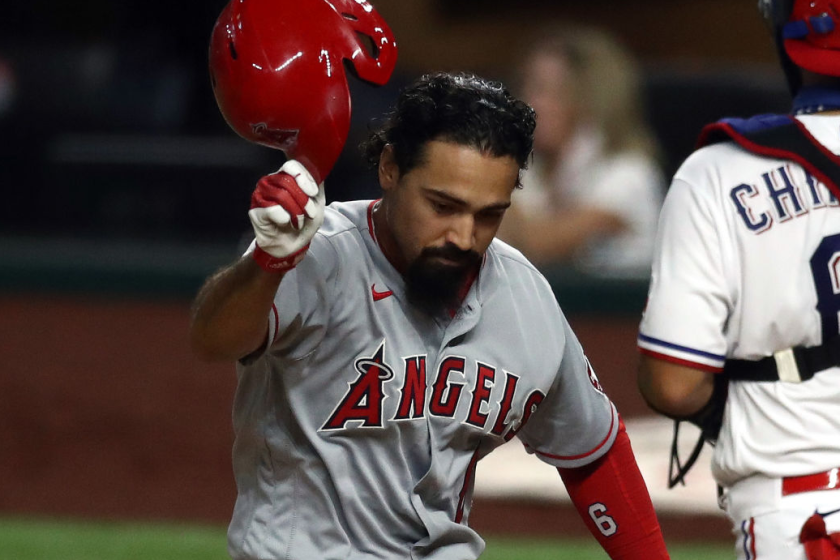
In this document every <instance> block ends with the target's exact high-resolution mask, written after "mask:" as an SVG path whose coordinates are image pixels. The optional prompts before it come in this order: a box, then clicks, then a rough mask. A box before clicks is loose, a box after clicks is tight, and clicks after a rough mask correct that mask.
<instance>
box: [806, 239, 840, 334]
mask: <svg viewBox="0 0 840 560" xmlns="http://www.w3.org/2000/svg"><path fill="white" fill-rule="evenodd" d="M811 274H812V275H813V277H814V287H815V288H816V289H817V311H819V312H820V322H821V323H822V339H823V342H825V341H826V340H829V339H830V338H832V337H835V336H837V334H838V333H840V321H838V313H840V234H835V235H829V236H828V237H826V238H824V239H823V240H822V241H821V242H820V244H819V246H818V247H817V250H816V251H814V254H813V256H812V257H811Z"/></svg>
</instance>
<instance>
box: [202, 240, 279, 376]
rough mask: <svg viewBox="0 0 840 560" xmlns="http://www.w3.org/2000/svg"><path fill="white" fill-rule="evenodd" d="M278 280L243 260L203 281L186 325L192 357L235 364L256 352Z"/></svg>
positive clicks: (264, 337) (266, 329) (249, 258)
mask: <svg viewBox="0 0 840 560" xmlns="http://www.w3.org/2000/svg"><path fill="white" fill-rule="evenodd" d="M282 278H283V274H282V273H267V272H265V271H263V270H262V269H261V268H260V267H259V266H258V265H257V264H256V263H255V262H254V260H253V259H252V258H251V257H250V256H245V257H243V258H241V259H240V260H239V261H237V262H236V263H234V264H233V265H231V266H230V267H228V268H225V269H223V270H221V271H220V272H218V273H216V274H215V275H213V276H212V277H211V278H210V279H209V280H207V282H206V283H205V284H204V286H203V287H202V288H201V290H200V291H199V293H198V296H197V297H196V299H195V303H194V305H193V313H192V321H191V324H190V342H191V344H192V348H193V351H194V352H195V353H196V355H198V356H199V357H200V358H202V359H205V360H209V361H215V360H237V359H239V358H242V357H244V356H247V355H248V354H250V353H252V352H254V351H255V350H257V349H259V348H260V347H261V346H262V345H263V344H264V343H265V339H266V334H267V332H268V315H269V312H270V310H271V305H272V303H273V301H274V295H275V293H276V292H277V288H278V286H279V285H280V280H281V279H282Z"/></svg>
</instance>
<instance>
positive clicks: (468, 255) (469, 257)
mask: <svg viewBox="0 0 840 560" xmlns="http://www.w3.org/2000/svg"><path fill="white" fill-rule="evenodd" d="M435 257H438V258H442V259H447V260H451V261H453V262H457V263H460V264H461V265H464V266H469V265H475V264H479V263H480V262H481V254H479V253H477V252H476V251H472V250H469V249H467V250H463V249H459V248H458V247H457V246H456V245H453V244H452V243H447V244H446V245H444V246H443V247H426V248H425V249H423V250H422V251H421V252H420V258H421V259H424V260H425V259H432V258H435Z"/></svg>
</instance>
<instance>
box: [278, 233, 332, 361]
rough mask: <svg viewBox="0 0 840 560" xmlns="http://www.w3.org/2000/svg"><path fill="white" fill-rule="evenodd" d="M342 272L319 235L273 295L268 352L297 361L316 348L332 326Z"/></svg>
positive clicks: (326, 243) (326, 241) (325, 242)
mask: <svg viewBox="0 0 840 560" xmlns="http://www.w3.org/2000/svg"><path fill="white" fill-rule="evenodd" d="M339 268H340V267H339V263H338V256H337V254H336V253H335V250H334V249H333V247H332V245H331V244H330V243H329V241H328V239H326V238H325V237H324V236H321V235H319V234H316V236H315V237H314V238H313V240H312V244H311V245H310V247H309V250H308V251H307V253H306V256H305V257H304V258H303V260H302V261H301V262H300V264H298V265H297V266H296V267H295V268H293V269H292V270H290V271H289V272H288V273H286V275H285V276H284V277H283V280H282V281H281V282H280V287H279V288H278V290H277V293H276V294H275V295H274V304H273V305H272V307H271V312H270V313H269V317H268V341H269V343H268V345H267V348H266V350H265V352H271V353H274V354H280V355H282V356H284V357H287V358H290V359H297V358H302V357H304V356H306V355H308V354H309V353H311V352H312V351H313V350H315V348H317V346H318V343H319V342H320V341H321V340H322V339H323V336H324V332H325V331H326V328H327V325H328V322H329V310H330V302H331V301H332V298H333V297H334V292H335V290H334V286H335V283H336V280H337V276H338V272H339Z"/></svg>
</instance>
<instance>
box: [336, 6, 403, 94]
mask: <svg viewBox="0 0 840 560" xmlns="http://www.w3.org/2000/svg"><path fill="white" fill-rule="evenodd" d="M336 8H338V10H339V12H340V13H341V16H342V17H343V18H344V19H345V22H346V23H347V25H348V27H350V28H351V29H352V30H353V32H354V37H353V40H352V41H351V43H352V44H351V45H349V46H350V50H351V52H352V54H351V56H350V57H349V58H348V60H349V62H350V65H351V66H352V68H353V73H354V74H355V75H356V76H357V77H358V78H360V79H362V80H365V81H367V82H370V83H372V84H375V85H378V86H381V85H384V84H385V83H386V82H387V81H388V79H389V78H390V77H391V74H392V73H393V71H394V67H395V66H396V64H397V43H396V40H395V39H394V34H393V33H392V32H391V28H390V27H388V24H387V23H386V22H385V20H384V19H383V18H382V16H380V15H379V13H378V12H377V11H376V10H374V9H373V6H371V5H370V4H369V3H367V2H365V1H364V0H339V1H338V2H336Z"/></svg>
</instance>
